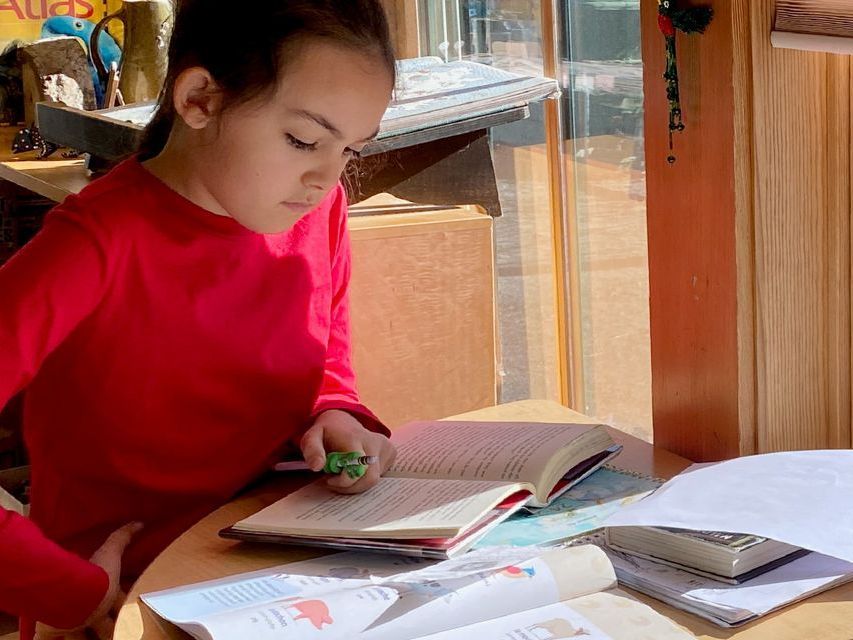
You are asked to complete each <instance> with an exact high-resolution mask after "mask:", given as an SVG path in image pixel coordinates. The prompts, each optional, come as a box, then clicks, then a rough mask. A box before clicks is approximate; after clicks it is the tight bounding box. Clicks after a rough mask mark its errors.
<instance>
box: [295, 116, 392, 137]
mask: <svg viewBox="0 0 853 640" xmlns="http://www.w3.org/2000/svg"><path fill="white" fill-rule="evenodd" d="M291 112H292V113H293V114H294V115H297V116H299V117H300V118H305V119H306V120H313V121H314V122H316V123H317V124H319V125H320V126H321V127H323V128H324V129H325V130H326V131H328V132H329V133H331V134H332V135H333V136H335V138H337V139H338V140H340V139H341V138H343V137H344V134H343V133H341V130H340V129H338V128H337V127H336V126H335V125H333V124H332V123H331V122H329V120H328V119H327V118H326V117H325V116H323V115H321V114H319V113H314V112H313V111H307V110H305V109H291ZM377 135H379V129H378V128H377V129H376V131H374V132H373V133H371V134H370V135H369V136H368V137H367V138H364V139H363V140H359V141H358V142H370V141H371V140H373V139H374V138H375V137H376V136H377Z"/></svg>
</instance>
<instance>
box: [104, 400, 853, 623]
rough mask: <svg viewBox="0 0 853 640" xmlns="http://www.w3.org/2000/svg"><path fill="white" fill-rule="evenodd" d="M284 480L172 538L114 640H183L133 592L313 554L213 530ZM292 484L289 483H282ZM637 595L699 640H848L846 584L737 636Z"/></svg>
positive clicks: (483, 415) (639, 454)
mask: <svg viewBox="0 0 853 640" xmlns="http://www.w3.org/2000/svg"><path fill="white" fill-rule="evenodd" d="M456 418H458V419H465V420H517V421H538V422H592V421H591V420H590V419H588V418H586V417H585V416H582V415H580V414H578V413H575V412H573V411H570V410H569V409H566V408H565V407H562V406H560V405H559V404H556V403H554V402H549V401H539V400H525V401H521V402H514V403H511V404H506V405H501V406H498V407H490V408H488V409H481V410H479V411H473V412H471V413H467V414H464V415H462V416H456ZM611 433H612V434H613V436H614V438H615V439H616V440H617V441H618V442H619V443H621V444H622V445H624V447H625V448H624V450H623V451H622V453H621V454H620V455H619V457H618V458H617V459H616V460H615V466H619V467H622V468H625V469H629V470H632V471H639V472H642V473H646V474H649V475H653V476H656V477H664V478H667V477H671V476H673V475H675V474H677V473H678V472H680V471H681V470H682V469H684V468H685V467H687V466H688V465H689V464H690V463H689V461H688V460H686V459H684V458H681V457H679V456H677V455H675V454H673V453H670V452H668V451H665V450H662V449H657V448H655V447H653V446H651V445H649V444H647V443H645V442H643V441H641V440H638V439H637V438H634V437H632V436H629V435H626V434H624V433H622V432H620V431H617V430H611ZM287 484H288V482H287V481H286V480H281V481H277V482H275V483H270V484H268V485H264V486H263V487H261V488H260V489H258V490H255V491H252V492H250V493H248V494H246V495H245V496H243V497H241V498H238V499H236V500H234V501H233V502H231V503H229V504H227V505H225V506H224V507H222V508H221V509H219V510H218V511H215V512H214V513H212V514H210V515H209V516H207V517H206V518H204V519H203V520H201V521H200V522H199V523H198V524H196V525H195V526H194V527H192V528H191V529H190V530H189V531H187V532H186V533H185V534H184V535H183V536H181V537H180V538H178V539H177V540H176V541H175V542H174V543H173V544H172V545H171V546H170V547H169V548H167V549H166V550H165V551H164V552H163V553H162V554H161V555H160V556H159V557H158V558H157V559H156V560H155V561H154V562H153V563H152V564H151V566H150V567H149V568H148V569H147V570H146V571H145V573H143V574H142V576H141V577H140V578H139V580H138V581H137V583H136V584H135V585H134V587H133V589H132V590H131V592H130V594H129V596H128V600H127V602H126V604H125V605H124V607H123V608H122V609H121V611H120V613H119V617H118V621H117V624H116V633H115V640H163V639H165V638H175V639H178V638H180V639H186V638H188V637H189V636H188V635H186V634H184V633H183V632H182V631H180V630H179V629H177V627H173V626H171V625H169V624H168V623H165V622H163V621H162V620H159V619H158V618H156V617H155V616H153V615H152V614H151V613H150V611H148V609H147V608H146V607H144V606H140V602H139V594H141V593H146V592H149V591H156V590H158V589H165V588H168V587H174V586H178V585H184V584H189V583H193V582H199V581H202V580H209V579H213V578H220V577H223V576H227V575H232V574H236V573H241V572H245V571H252V570H256V569H262V568H267V567H271V566H274V565H277V564H283V563H286V562H292V561H296V560H302V559H305V558H309V557H313V556H316V555H320V552H315V551H311V550H307V549H300V548H297V547H276V546H272V545H269V546H262V545H251V544H246V543H238V542H234V541H229V540H223V539H221V538H219V537H218V536H217V531H219V530H220V529H221V528H223V527H225V526H228V525H231V524H233V523H234V522H236V521H237V520H240V519H241V518H244V517H246V516H248V515H249V514H251V513H254V512H255V511H257V510H259V509H261V508H263V507H265V506H267V505H268V504H270V503H272V502H273V501H275V500H277V499H278V498H280V497H281V495H282V492H283V491H284V490H286V489H287ZM290 484H292V481H290ZM638 597H639V598H640V599H642V600H644V601H645V602H647V603H648V604H650V605H652V606H653V607H654V608H655V609H657V610H658V611H660V612H661V613H663V614H664V615H667V616H669V617H670V618H672V619H674V620H676V621H677V622H679V623H680V624H682V625H683V626H684V627H686V628H687V629H689V630H690V631H691V632H693V633H694V634H695V635H696V636H698V637H699V638H702V639H703V640H711V639H723V638H734V639H736V640H851V639H853V584H847V585H844V586H842V587H838V588H836V589H833V590H832V591H827V592H825V593H823V594H821V595H818V596H816V597H814V598H811V599H809V600H808V601H806V602H803V603H801V604H799V605H795V606H792V607H789V608H787V609H785V610H784V611H782V612H779V613H776V614H772V615H770V616H767V617H765V618H763V619H761V620H759V621H757V622H754V623H752V624H750V625H747V626H745V627H742V628H741V629H739V630H728V629H722V628H720V627H716V626H714V625H712V624H710V623H708V622H705V621H703V620H701V619H700V618H697V617H695V616H692V615H689V614H686V613H683V612H680V611H678V610H676V609H672V608H670V607H667V606H666V605H664V604H661V603H659V602H657V601H655V600H652V599H650V598H647V597H644V596H641V595H638Z"/></svg>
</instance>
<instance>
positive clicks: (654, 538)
mask: <svg viewBox="0 0 853 640" xmlns="http://www.w3.org/2000/svg"><path fill="white" fill-rule="evenodd" d="M606 534H607V544H608V545H610V546H611V547H613V548H614V549H616V550H618V551H623V552H625V553H630V554H634V555H637V556H640V557H644V558H650V559H654V560H659V561H661V562H665V563H667V564H670V565H674V566H676V567H677V568H680V569H684V570H686V571H694V572H696V573H700V574H701V575H707V576H710V577H714V578H718V579H727V580H728V581H731V582H742V581H744V580H746V579H749V578H752V577H755V576H757V575H760V574H761V573H764V572H765V571H769V570H770V569H773V568H775V567H777V566H779V565H780V564H783V563H784V562H789V561H791V560H794V559H796V558H799V557H801V556H802V555H803V554H805V553H807V552H806V551H804V550H803V549H801V548H800V547H796V546H794V545H790V544H785V543H784V542H777V541H776V540H770V539H769V538H764V537H762V536H756V535H751V534H746V533H729V532H723V531H694V530H688V529H673V528H668V527H608V528H607V531H606Z"/></svg>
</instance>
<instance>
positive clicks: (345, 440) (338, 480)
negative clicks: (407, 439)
mask: <svg viewBox="0 0 853 640" xmlns="http://www.w3.org/2000/svg"><path fill="white" fill-rule="evenodd" d="M299 447H300V448H301V449H302V457H303V458H304V459H305V462H307V463H308V466H310V467H311V470H312V471H320V470H321V469H322V468H323V465H324V464H326V453H327V452H332V451H361V452H363V453H364V455H367V456H379V462H378V463H377V464H370V465H367V472H366V473H365V474H364V475H363V476H362V477H361V478H350V477H349V475H348V474H346V473H340V474H338V475H336V476H333V477H331V478H329V480H327V481H326V484H327V485H328V487H329V488H330V489H332V490H334V491H337V492H338V493H361V492H362V491H366V490H367V489H369V488H370V487H372V486H373V485H375V484H376V483H377V482H378V481H379V476H381V475H382V474H383V473H385V471H386V470H387V469H388V467H390V466H391V463H392V462H394V456H396V455H397V450H396V449H395V448H394V445H393V444H391V441H390V440H389V439H388V438H387V437H385V436H384V435H382V434H381V433H374V432H373V431H369V430H368V429H365V428H364V427H363V426H362V424H361V423H360V422H359V421H358V420H356V419H355V418H354V417H353V416H351V415H350V414H348V413H347V412H346V411H339V410H337V409H330V410H329V411H324V412H323V413H321V414H320V415H318V416H317V418H316V419H315V420H314V424H313V425H312V426H311V428H310V429H308V431H306V432H305V435H303V436H302V441H301V442H300V443H299Z"/></svg>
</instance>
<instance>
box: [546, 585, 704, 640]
mask: <svg viewBox="0 0 853 640" xmlns="http://www.w3.org/2000/svg"><path fill="white" fill-rule="evenodd" d="M564 604H565V605H566V606H567V607H569V608H571V609H572V610H573V611H575V612H576V613H579V614H580V615H582V616H583V617H584V618H585V619H586V620H588V621H589V622H590V623H592V624H594V625H595V626H596V627H597V628H598V629H600V630H601V631H603V632H604V633H606V634H607V636H608V637H610V638H613V640H691V639H693V640H695V638H696V636H694V635H693V634H692V633H690V632H689V631H687V630H686V629H684V628H682V627H681V626H679V625H677V624H676V623H675V622H673V621H672V620H670V619H669V618H667V617H666V616H663V615H661V614H660V613H658V612H657V611H655V610H654V609H652V608H651V607H650V606H648V605H646V604H643V603H642V602H638V601H637V600H635V599H634V598H632V597H631V596H630V595H628V594H627V593H625V592H624V591H620V590H619V589H611V590H609V591H605V592H602V593H592V594H590V595H587V596H582V597H580V598H575V599H574V600H569V601H567V602H565V603H564ZM558 637H559V636H558Z"/></svg>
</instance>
